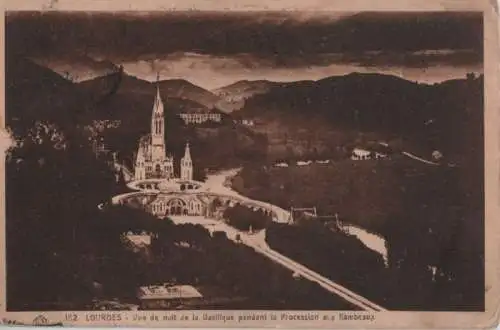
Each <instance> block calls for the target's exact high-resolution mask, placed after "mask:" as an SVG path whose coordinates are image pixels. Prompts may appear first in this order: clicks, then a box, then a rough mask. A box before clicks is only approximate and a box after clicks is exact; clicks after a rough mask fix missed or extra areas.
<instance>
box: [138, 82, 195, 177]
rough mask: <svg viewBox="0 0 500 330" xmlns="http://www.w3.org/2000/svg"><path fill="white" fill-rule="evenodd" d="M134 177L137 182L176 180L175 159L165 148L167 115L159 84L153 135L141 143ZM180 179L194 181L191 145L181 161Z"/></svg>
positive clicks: (187, 147)
mask: <svg viewBox="0 0 500 330" xmlns="http://www.w3.org/2000/svg"><path fill="white" fill-rule="evenodd" d="M134 176H135V180H145V179H174V178H175V176H174V157H173V156H172V154H170V153H169V152H168V151H167V150H166V148H165V114H164V105H163V101H162V99H161V96H160V89H159V85H158V84H157V86H156V96H155V99H154V103H153V113H152V116H151V133H150V134H148V135H146V136H143V137H142V138H141V139H140V141H139V148H138V150H137V157H136V160H135V175H134ZM180 179H181V180H189V181H190V180H193V162H192V160H191V153H190V150H189V143H186V148H185V151H184V157H183V158H182V159H181V172H180Z"/></svg>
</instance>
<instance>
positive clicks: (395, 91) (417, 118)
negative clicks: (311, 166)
mask: <svg viewBox="0 0 500 330" xmlns="http://www.w3.org/2000/svg"><path fill="white" fill-rule="evenodd" d="M464 78H465V77H464ZM482 86H483V85H482V78H472V77H469V78H468V79H463V80H453V81H449V82H444V83H441V84H434V85H426V84H418V83H414V82H410V81H407V80H404V79H401V78H398V77H394V76H389V75H380V74H359V73H352V74H349V75H345V76H336V77H329V78H325V79H322V80H318V81H314V82H307V81H306V82H298V83H287V84H284V85H282V86H275V87H273V88H271V89H270V90H269V91H267V92H266V93H263V94H255V95H253V96H252V97H250V98H249V99H248V100H247V101H246V103H245V106H244V108H243V109H242V110H241V115H242V116H244V117H246V118H249V119H254V120H255V121H256V122H257V123H259V125H257V126H256V128H255V130H257V131H259V132H261V133H265V134H266V135H267V136H268V139H269V140H270V141H275V142H274V143H275V144H282V145H287V144H288V145H289V146H290V147H291V148H297V147H298V146H299V145H300V144H301V143H303V142H304V141H306V142H305V144H306V146H305V147H304V148H305V149H307V148H309V149H314V148H322V147H323V146H325V145H337V146H342V145H344V144H345V143H346V142H348V141H347V140H351V142H352V141H353V140H355V139H356V138H357V137H359V136H360V135H361V134H364V135H365V136H367V135H371V136H372V138H373V139H394V140H399V141H401V140H407V141H411V143H412V144H413V145H415V146H418V147H421V148H422V150H425V151H426V152H429V151H431V150H433V149H440V150H445V151H449V152H456V151H458V149H460V148H462V147H463V145H461V143H462V142H463V143H464V145H465V144H468V143H467V142H466V141H464V137H463V134H464V132H468V131H471V130H476V133H477V134H476V135H478V136H481V134H482V133H481V132H479V131H478V129H480V128H481V127H482V126H481V124H482V111H483V108H482V88H483V87H482ZM472 123H473V124H472ZM347 132H349V134H350V137H348V136H347ZM287 141H288V142H287ZM307 145H309V147H307ZM462 151H463V150H462Z"/></svg>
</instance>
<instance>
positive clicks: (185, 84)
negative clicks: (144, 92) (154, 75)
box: [160, 79, 220, 109]
mask: <svg viewBox="0 0 500 330" xmlns="http://www.w3.org/2000/svg"><path fill="white" fill-rule="evenodd" d="M160 90H161V91H162V93H164V94H166V95H168V96H169V97H175V98H180V99H187V100H191V101H194V102H197V103H199V104H202V105H204V106H205V107H207V108H209V109H211V108H213V107H214V106H215V104H216V103H217V102H219V101H220V98H219V97H218V96H217V95H215V94H213V93H211V92H209V91H207V90H206V89H203V88H201V87H199V86H196V85H194V84H192V83H190V82H189V81H187V80H184V79H170V80H162V81H160Z"/></svg>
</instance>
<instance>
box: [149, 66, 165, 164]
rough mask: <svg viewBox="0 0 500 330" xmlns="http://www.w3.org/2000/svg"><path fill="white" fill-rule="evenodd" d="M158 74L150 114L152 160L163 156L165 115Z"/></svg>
mask: <svg viewBox="0 0 500 330" xmlns="http://www.w3.org/2000/svg"><path fill="white" fill-rule="evenodd" d="M159 80H160V74H158V75H157V77H156V96H155V100H154V104H153V115H152V116H151V147H152V158H153V160H161V159H164V158H165V115H164V112H163V101H162V100H161V95H160V86H159Z"/></svg>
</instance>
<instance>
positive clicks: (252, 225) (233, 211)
mask: <svg viewBox="0 0 500 330" xmlns="http://www.w3.org/2000/svg"><path fill="white" fill-rule="evenodd" d="M224 218H225V219H226V220H227V222H228V224H229V225H231V226H233V227H235V228H236V229H239V230H243V231H249V230H260V229H263V228H265V227H266V226H267V225H268V224H269V223H270V222H271V221H272V218H271V216H270V215H269V214H267V213H266V212H264V211H262V210H260V209H259V210H253V209H251V208H249V207H247V206H243V205H240V204H237V205H234V206H232V207H228V208H227V209H226V210H225V211H224Z"/></svg>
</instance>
